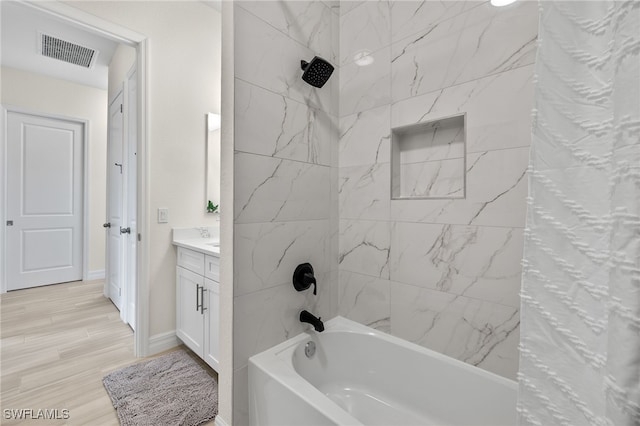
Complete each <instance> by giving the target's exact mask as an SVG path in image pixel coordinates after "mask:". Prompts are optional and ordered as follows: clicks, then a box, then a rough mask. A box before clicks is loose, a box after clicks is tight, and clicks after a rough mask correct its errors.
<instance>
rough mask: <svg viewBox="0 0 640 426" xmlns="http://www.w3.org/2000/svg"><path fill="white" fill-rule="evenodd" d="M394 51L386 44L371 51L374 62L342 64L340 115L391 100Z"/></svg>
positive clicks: (384, 103) (373, 106)
mask: <svg viewBox="0 0 640 426" xmlns="http://www.w3.org/2000/svg"><path fill="white" fill-rule="evenodd" d="M356 10H357V9H356ZM390 54H391V49H390V48H389V47H385V48H382V49H380V50H378V51H377V52H374V53H372V54H371V57H372V58H373V60H374V61H373V63H372V64H371V65H368V66H366V67H361V66H359V65H357V64H355V63H353V62H351V63H348V64H345V65H343V66H341V67H340V101H339V104H340V116H345V115H350V114H354V113H357V112H360V111H365V110H367V109H371V108H375V107H377V106H382V105H388V104H389V103H390V102H391V84H390V78H391V72H390V69H389V56H390Z"/></svg>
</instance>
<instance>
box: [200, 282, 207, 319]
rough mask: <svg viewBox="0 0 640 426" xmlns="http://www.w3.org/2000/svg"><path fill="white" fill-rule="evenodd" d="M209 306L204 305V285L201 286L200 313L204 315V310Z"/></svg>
mask: <svg viewBox="0 0 640 426" xmlns="http://www.w3.org/2000/svg"><path fill="white" fill-rule="evenodd" d="M206 310H207V308H205V307H204V286H202V287H200V314H202V315H204V311H206Z"/></svg>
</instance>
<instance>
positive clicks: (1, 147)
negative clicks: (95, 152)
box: [0, 104, 91, 293]
mask: <svg viewBox="0 0 640 426" xmlns="http://www.w3.org/2000/svg"><path fill="white" fill-rule="evenodd" d="M0 108H1V109H2V127H1V128H2V138H0V139H1V142H0V151H1V152H2V154H0V159H1V160H2V162H1V163H0V164H2V168H3V170H4V173H2V176H1V177H0V183H2V185H1V186H2V189H0V191H1V192H2V200H3V203H2V209H0V210H1V212H0V219H1V221H0V224H2V226H0V228H1V229H2V231H1V233H0V238H2V240H1V244H2V256H0V268H1V270H2V277H0V278H1V282H0V293H6V292H7V286H8V282H7V269H6V268H5V265H6V264H7V263H6V262H7V239H6V235H5V226H4V223H5V220H6V219H5V218H6V217H7V203H8V201H9V200H8V198H7V192H8V191H7V182H8V181H7V165H8V163H7V162H8V158H7V149H8V134H7V132H8V130H7V126H8V117H9V113H11V112H14V113H17V114H24V115H31V116H34V117H42V118H49V119H52V120H63V121H69V122H71V123H77V124H80V125H81V126H82V279H83V280H87V278H88V276H89V176H90V174H89V150H90V146H91V144H90V143H89V134H90V132H89V127H90V125H91V120H89V119H86V118H80V117H70V116H67V115H61V114H50V113H46V112H40V111H36V110H34V109H32V108H25V107H21V106H15V105H4V104H3V105H1V106H0Z"/></svg>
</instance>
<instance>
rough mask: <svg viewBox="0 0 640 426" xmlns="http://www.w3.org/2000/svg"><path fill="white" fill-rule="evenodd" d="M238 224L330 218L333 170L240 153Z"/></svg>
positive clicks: (237, 200)
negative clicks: (330, 181)
mask: <svg viewBox="0 0 640 426" xmlns="http://www.w3.org/2000/svg"><path fill="white" fill-rule="evenodd" d="M234 172H235V176H236V180H235V200H234V201H235V211H234V214H235V221H236V223H252V222H253V223H255V222H271V221H286V220H311V219H328V218H329V205H328V203H327V201H326V200H328V199H329V196H330V188H329V185H328V182H329V167H324V166H319V165H315V164H309V163H302V162H299V161H291V160H284V159H277V158H272V157H265V156H262V155H255V154H247V153H242V152H237V153H236V154H235V170H234Z"/></svg>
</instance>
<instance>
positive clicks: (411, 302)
mask: <svg viewBox="0 0 640 426" xmlns="http://www.w3.org/2000/svg"><path fill="white" fill-rule="evenodd" d="M391 294H392V296H391V318H392V320H391V332H392V334H394V335H396V336H399V337H402V338H404V339H407V340H409V341H411V342H414V343H418V344H420V345H422V346H426V347H428V348H430V349H433V350H436V351H438V352H441V353H444V354H446V355H449V356H452V357H454V358H457V359H460V360H464V361H465V362H468V363H470V364H472V365H476V366H479V367H482V368H485V369H487V370H489V371H493V372H495V373H497V374H501V375H503V376H506V377H511V378H515V375H516V372H517V369H518V367H517V366H518V350H517V342H518V338H519V324H520V318H519V314H518V308H512V307H508V306H504V305H497V304H493V303H489V302H483V301H480V300H477V299H472V298H468V297H465V296H458V295H453V294H448V293H444V292H440V291H433V290H429V289H424V288H420V287H415V286H412V285H407V284H401V283H396V282H392V283H391Z"/></svg>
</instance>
